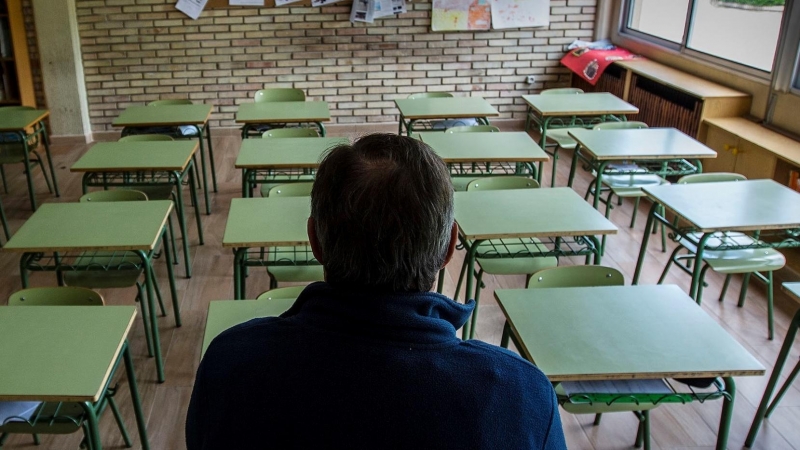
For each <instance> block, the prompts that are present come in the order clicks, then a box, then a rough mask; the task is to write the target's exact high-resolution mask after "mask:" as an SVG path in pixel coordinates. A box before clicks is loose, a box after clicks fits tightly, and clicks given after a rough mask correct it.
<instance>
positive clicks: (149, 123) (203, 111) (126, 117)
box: [112, 104, 217, 214]
mask: <svg viewBox="0 0 800 450" xmlns="http://www.w3.org/2000/svg"><path fill="white" fill-rule="evenodd" d="M209 117H211V105H204V104H199V105H163V106H129V107H127V108H126V109H125V111H122V113H121V114H120V115H119V117H117V118H116V119H114V122H112V125H114V126H115V127H128V128H147V127H179V126H190V127H194V128H195V130H197V142H198V143H199V144H200V171H201V172H202V178H203V196H204V197H205V202H206V214H211V203H210V202H209V201H208V179H207V175H206V173H207V172H206V157H205V152H204V149H203V135H204V134H205V138H206V141H207V142H208V161H209V164H210V166H211V181H212V183H213V185H214V186H213V187H214V192H217V171H216V168H215V166H214V150H213V147H212V146H211V126H210V125H209V124H208V119H209Z"/></svg>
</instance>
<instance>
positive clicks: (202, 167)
mask: <svg viewBox="0 0 800 450" xmlns="http://www.w3.org/2000/svg"><path fill="white" fill-rule="evenodd" d="M194 127H195V129H196V130H197V135H198V138H197V141H198V142H199V143H200V171H201V172H203V173H202V174H201V175H202V176H201V178H202V179H203V195H204V196H205V200H206V214H207V215H208V214H211V203H209V201H208V175H207V172H206V152H205V149H204V147H205V145H204V144H203V130H201V129H200V127H198V126H197V125H195V126H194ZM194 206H195V208H199V207H200V206H199V205H198V204H197V202H195V203H194Z"/></svg>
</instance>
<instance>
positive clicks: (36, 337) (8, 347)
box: [0, 306, 150, 450]
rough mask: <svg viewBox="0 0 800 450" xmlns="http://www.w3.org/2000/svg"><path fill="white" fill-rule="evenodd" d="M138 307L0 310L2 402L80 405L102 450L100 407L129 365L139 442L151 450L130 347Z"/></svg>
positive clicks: (93, 444)
mask: <svg viewBox="0 0 800 450" xmlns="http://www.w3.org/2000/svg"><path fill="white" fill-rule="evenodd" d="M135 317H136V307H135V306H103V307H99V306H36V307H22V306H0V341H1V342H3V345H2V346H0V360H2V361H3V364H0V401H44V402H77V403H80V405H81V406H82V407H83V410H84V412H85V413H86V423H87V425H88V426H87V428H88V430H87V432H86V439H87V440H88V441H89V443H90V445H91V448H93V449H96V450H100V449H101V448H102V443H101V441H100V427H99V424H98V421H99V418H98V417H97V414H98V413H99V412H100V411H98V406H99V405H98V403H99V402H101V400H102V399H103V397H104V396H105V395H106V391H107V390H108V388H109V384H110V383H111V376H112V375H113V374H114V372H115V370H116V368H117V367H118V366H119V363H120V361H123V360H124V362H125V372H126V373H127V378H128V388H129V389H130V393H131V399H132V401H133V411H134V414H135V417H136V425H137V427H138V429H139V438H140V439H141V441H142V442H141V445H142V448H144V449H149V448H150V443H149V442H148V440H147V430H146V429H145V425H146V424H145V420H144V415H143V413H142V405H141V401H140V399H139V389H138V386H137V384H136V376H135V373H134V368H133V358H131V353H130V348H129V347H128V342H127V338H128V333H129V332H130V329H131V324H132V323H133V320H134V318H135Z"/></svg>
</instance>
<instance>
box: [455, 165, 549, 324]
mask: <svg viewBox="0 0 800 450" xmlns="http://www.w3.org/2000/svg"><path fill="white" fill-rule="evenodd" d="M538 187H539V183H537V182H536V180H534V179H532V178H525V177H520V176H512V175H506V176H496V177H484V178H480V179H477V180H473V181H472V182H471V183H469V185H467V192H470V191H488V190H500V189H535V188H538ZM520 207H526V208H530V207H535V206H534V205H520ZM462 244H464V246H465V247H467V248H469V247H471V246H472V245H473V243H472V242H463V241H462ZM547 251H548V249H547V248H546V247H545V246H544V244H542V242H541V241H540V240H538V239H535V238H526V239H516V238H515V239H490V240H486V241H483V242H481V243H480V244H478V250H477V254H478V255H481V254H483V255H487V254H493V255H496V256H497V257H494V258H490V257H483V258H482V257H478V258H477V259H476V261H477V263H478V266H480V269H479V270H478V272H477V274H476V275H475V293H474V299H475V311H474V312H473V314H472V323H471V325H470V327H471V328H470V329H471V330H472V331H471V333H474V330H475V324H476V323H477V312H478V303H479V302H480V293H481V289H482V288H483V287H484V286H483V282H482V280H483V275H484V273H486V274H489V275H527V276H528V278H530V277H531V275H533V274H534V273H536V272H538V271H540V270H542V269H547V268H550V267H555V266H557V265H558V259H556V257H554V256H547V257H542V256H514V255H530V254H532V253H533V254H535V253H541V252H547ZM466 272H467V260H466V258H465V259H464V264H463V265H462V266H461V272H460V274H459V277H458V284H457V285H456V294H455V297H456V298H457V297H458V293H459V291H461V283H462V282H463V280H464V276H465V275H466ZM470 295H472V293H471V292H467V293H466V296H467V298H469V296H470Z"/></svg>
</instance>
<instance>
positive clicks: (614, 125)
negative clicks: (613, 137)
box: [592, 120, 649, 130]
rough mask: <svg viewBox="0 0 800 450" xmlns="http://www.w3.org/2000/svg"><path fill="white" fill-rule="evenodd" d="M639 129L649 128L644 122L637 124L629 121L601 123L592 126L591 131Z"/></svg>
mask: <svg viewBox="0 0 800 450" xmlns="http://www.w3.org/2000/svg"><path fill="white" fill-rule="evenodd" d="M640 128H649V127H648V126H647V124H646V123H644V122H637V121H635V120H631V121H628V122H603V123H598V124H597V125H595V126H593V127H592V129H593V130H637V129H640Z"/></svg>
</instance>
